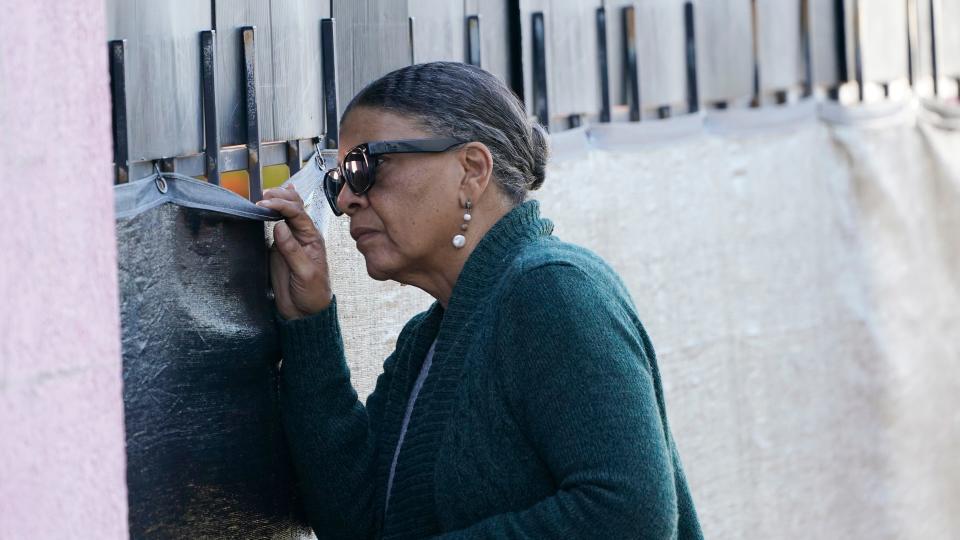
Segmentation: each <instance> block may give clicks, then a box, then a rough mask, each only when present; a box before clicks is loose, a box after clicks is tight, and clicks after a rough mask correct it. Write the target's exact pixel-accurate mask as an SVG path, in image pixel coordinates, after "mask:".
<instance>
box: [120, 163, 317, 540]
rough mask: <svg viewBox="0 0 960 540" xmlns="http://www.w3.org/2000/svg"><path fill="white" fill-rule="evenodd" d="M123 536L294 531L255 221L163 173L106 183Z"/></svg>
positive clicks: (266, 216)
mask: <svg viewBox="0 0 960 540" xmlns="http://www.w3.org/2000/svg"><path fill="white" fill-rule="evenodd" d="M115 197H116V211H117V222H116V225H117V241H118V259H119V281H120V301H121V324H122V336H123V383H124V384H123V401H124V415H125V421H126V441H127V487H128V503H129V526H130V537H131V538H200V537H204V538H210V537H215V538H280V539H286V538H305V537H312V535H311V534H310V532H309V528H308V526H307V525H306V520H305V519H304V518H303V517H302V510H301V509H300V503H299V501H298V500H297V496H296V490H295V486H294V482H295V480H294V477H293V469H292V465H291V463H290V462H289V458H288V452H287V449H286V443H285V439H284V432H283V426H282V424H281V422H280V414H279V399H278V381H277V377H278V372H277V368H278V363H279V361H280V345H279V339H278V335H277V331H276V327H275V325H274V319H273V316H274V306H273V301H272V300H271V299H270V297H269V286H270V285H269V275H268V263H267V262H268V261H267V255H268V253H267V249H266V247H265V245H264V236H263V222H264V221H272V220H276V219H278V218H279V215H278V214H276V213H275V212H273V211H270V210H266V209H263V208H260V207H258V206H256V205H254V204H252V203H250V202H249V201H247V200H245V199H243V198H241V197H239V196H237V195H235V194H233V193H231V192H229V191H227V190H225V189H222V188H219V187H217V186H213V185H209V184H206V183H204V182H199V181H196V180H193V179H191V178H187V177H183V176H179V175H169V174H164V175H163V176H162V177H161V176H154V177H152V178H147V179H144V180H141V181H137V182H132V183H129V184H124V185H120V186H117V187H116V188H115Z"/></svg>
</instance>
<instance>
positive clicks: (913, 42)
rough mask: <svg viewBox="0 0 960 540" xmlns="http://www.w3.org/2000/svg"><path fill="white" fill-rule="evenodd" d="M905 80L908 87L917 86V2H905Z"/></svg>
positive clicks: (918, 46) (913, 0)
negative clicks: (907, 82)
mask: <svg viewBox="0 0 960 540" xmlns="http://www.w3.org/2000/svg"><path fill="white" fill-rule="evenodd" d="M906 10H907V79H908V81H909V83H910V87H911V88H913V87H914V86H915V85H916V84H917V53H918V52H919V51H920V44H919V36H918V35H917V34H918V33H919V28H918V26H917V19H918V15H917V1H916V0H907V2H906Z"/></svg>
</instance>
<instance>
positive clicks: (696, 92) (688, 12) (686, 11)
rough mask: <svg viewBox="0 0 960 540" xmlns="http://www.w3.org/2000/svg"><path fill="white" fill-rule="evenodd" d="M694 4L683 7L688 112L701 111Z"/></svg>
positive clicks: (686, 4)
mask: <svg viewBox="0 0 960 540" xmlns="http://www.w3.org/2000/svg"><path fill="white" fill-rule="evenodd" d="M693 17H694V12H693V2H692V1H688V2H686V3H685V4H684V5H683V34H684V36H683V37H684V41H685V42H686V49H687V111H688V112H690V113H695V112H697V111H699V110H700V87H699V82H698V81H697V34H696V26H695V24H696V23H695V19H694V18H693Z"/></svg>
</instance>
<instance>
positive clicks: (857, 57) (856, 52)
mask: <svg viewBox="0 0 960 540" xmlns="http://www.w3.org/2000/svg"><path fill="white" fill-rule="evenodd" d="M853 76H854V79H855V80H856V82H857V99H858V101H859V102H861V103H863V98H864V80H863V43H862V35H861V33H860V0H853Z"/></svg>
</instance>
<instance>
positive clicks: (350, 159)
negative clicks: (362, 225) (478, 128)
mask: <svg viewBox="0 0 960 540" xmlns="http://www.w3.org/2000/svg"><path fill="white" fill-rule="evenodd" d="M466 142H467V141H461V140H459V139H451V138H442V139H408V140H403V141H374V142H366V143H363V144H359V145H357V146H355V147H354V148H353V149H351V150H350V151H349V152H347V153H346V154H345V155H344V156H343V162H342V163H340V165H339V166H337V167H336V168H333V169H330V170H329V171H327V173H326V174H325V175H324V177H323V193H324V195H326V196H327V202H328V203H330V209H331V210H333V213H334V214H335V215H338V216H342V215H343V210H341V209H340V207H339V206H337V196H338V195H340V190H341V189H343V186H344V184H346V185H347V186H349V187H350V191H352V192H353V193H354V194H355V195H363V194H364V193H366V192H368V191H370V188H372V187H373V183H374V179H375V178H376V175H375V174H374V173H375V172H376V165H377V160H376V157H377V156H379V155H383V154H418V153H439V152H446V151H447V150H450V149H451V148H453V147H454V146H457V145H461V144H466Z"/></svg>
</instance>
